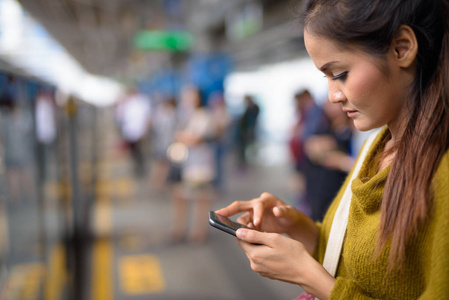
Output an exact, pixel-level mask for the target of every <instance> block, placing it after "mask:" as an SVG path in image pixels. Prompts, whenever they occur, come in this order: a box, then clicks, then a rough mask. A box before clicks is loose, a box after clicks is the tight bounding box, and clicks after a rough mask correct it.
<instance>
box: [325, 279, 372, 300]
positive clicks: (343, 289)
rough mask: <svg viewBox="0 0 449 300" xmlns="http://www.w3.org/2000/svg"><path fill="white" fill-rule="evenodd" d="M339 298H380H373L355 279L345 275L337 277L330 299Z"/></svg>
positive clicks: (361, 299) (360, 299)
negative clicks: (347, 277)
mask: <svg viewBox="0 0 449 300" xmlns="http://www.w3.org/2000/svg"><path fill="white" fill-rule="evenodd" d="M337 299H338V300H341V299H357V300H369V299H378V298H372V297H370V296H368V295H366V294H365V293H364V291H363V290H362V289H361V288H360V287H359V286H358V285H357V283H356V282H355V281H352V280H349V279H346V278H343V277H337V280H336V281H335V285H334V288H333V289H332V292H331V296H330V297H329V300H337Z"/></svg>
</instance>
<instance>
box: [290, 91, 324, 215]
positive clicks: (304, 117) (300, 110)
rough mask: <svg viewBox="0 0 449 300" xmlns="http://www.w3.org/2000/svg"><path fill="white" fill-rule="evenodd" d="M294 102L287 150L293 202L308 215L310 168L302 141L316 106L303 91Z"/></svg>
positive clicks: (296, 96)
mask: <svg viewBox="0 0 449 300" xmlns="http://www.w3.org/2000/svg"><path fill="white" fill-rule="evenodd" d="M294 101H295V109H296V111H295V123H294V124H293V128H292V131H291V134H290V139H289V149H290V154H291V156H292V158H293V160H294V171H295V172H294V174H293V175H294V176H293V179H292V180H293V182H292V185H293V191H294V192H295V197H296V199H295V202H296V206H297V208H298V209H300V210H301V211H302V212H304V213H305V214H307V215H310V204H309V201H308V199H307V193H306V174H307V171H308V168H309V166H310V161H309V158H308V156H307V155H306V154H305V151H304V141H305V138H306V124H309V123H310V122H311V119H312V118H313V117H315V115H316V111H317V110H318V106H317V104H316V102H315V100H314V98H313V97H312V95H311V94H310V92H309V91H308V90H307V89H305V90H302V91H299V92H297V93H296V94H295V95H294Z"/></svg>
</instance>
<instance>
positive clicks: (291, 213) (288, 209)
mask: <svg viewBox="0 0 449 300" xmlns="http://www.w3.org/2000/svg"><path fill="white" fill-rule="evenodd" d="M273 214H274V215H275V216H276V217H277V218H286V219H293V218H294V217H295V214H296V209H295V208H293V207H292V206H290V205H283V206H275V207H273Z"/></svg>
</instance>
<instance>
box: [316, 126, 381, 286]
mask: <svg viewBox="0 0 449 300" xmlns="http://www.w3.org/2000/svg"><path fill="white" fill-rule="evenodd" d="M379 132H380V130H376V132H374V133H372V134H371V135H370V136H369V137H368V139H367V140H366V142H365V145H364V146H363V148H362V152H361V154H360V157H359V159H358V161H357V164H356V165H355V167H354V171H353V172H352V176H351V179H350V181H349V182H348V185H347V187H346V190H345V192H344V194H343V197H342V199H341V201H340V204H339V206H338V208H337V211H336V212H335V216H334V220H333V222H332V227H331V231H330V234H329V240H328V242H327V247H326V253H325V254H324V261H323V267H324V268H325V269H326V271H327V272H329V274H331V275H332V276H333V277H335V273H336V272H337V266H338V262H339V260H340V254H341V248H342V245H343V240H344V237H345V233H346V226H347V225H348V216H349V206H350V204H351V198H352V190H351V185H352V181H353V180H354V179H355V178H356V177H357V175H358V174H359V171H360V168H361V167H362V164H363V161H364V160H365V157H366V154H367V153H368V150H369V148H370V147H371V144H372V143H373V141H374V139H375V138H376V136H377V134H378V133H379Z"/></svg>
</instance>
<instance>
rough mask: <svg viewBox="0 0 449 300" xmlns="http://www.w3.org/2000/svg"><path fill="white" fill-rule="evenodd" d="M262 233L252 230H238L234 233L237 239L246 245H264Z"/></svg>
mask: <svg viewBox="0 0 449 300" xmlns="http://www.w3.org/2000/svg"><path fill="white" fill-rule="evenodd" d="M265 234H266V233H264V232H260V231H257V230H253V229H245V228H239V229H238V230H237V232H236V235H237V237H238V238H239V239H240V240H242V241H244V242H247V243H250V244H257V245H265V244H266V238H265Z"/></svg>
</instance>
